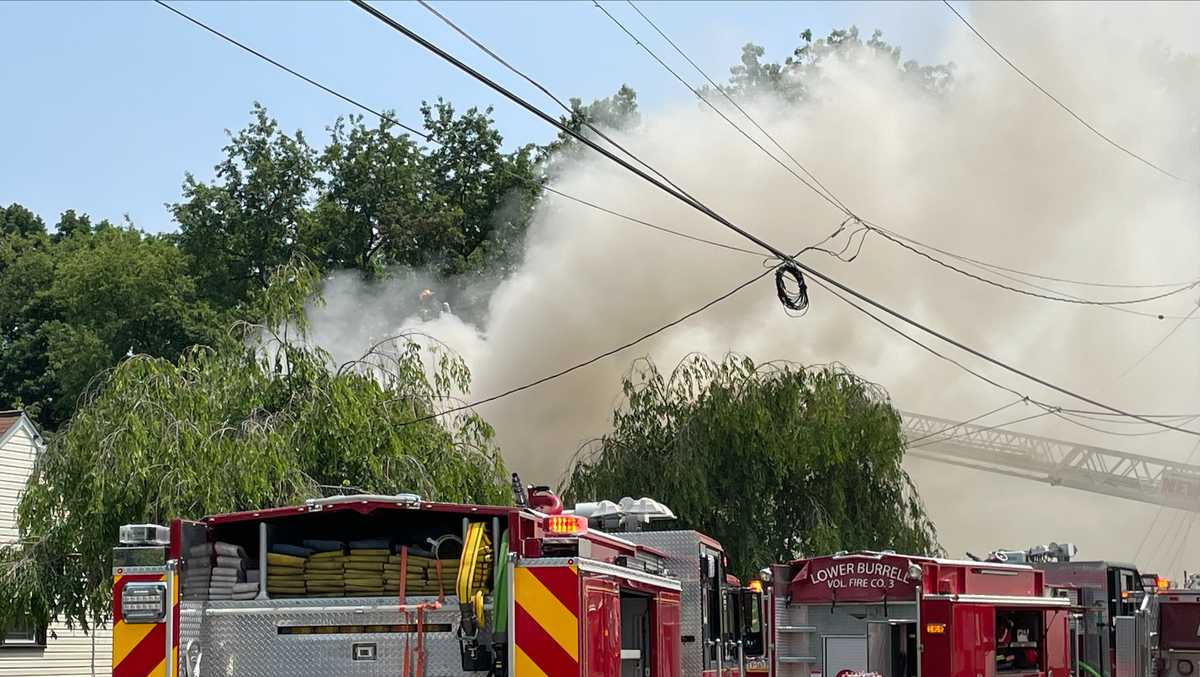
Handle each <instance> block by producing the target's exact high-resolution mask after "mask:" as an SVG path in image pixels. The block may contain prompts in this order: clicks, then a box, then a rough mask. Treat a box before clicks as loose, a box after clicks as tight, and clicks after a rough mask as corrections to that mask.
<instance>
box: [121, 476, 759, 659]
mask: <svg viewBox="0 0 1200 677" xmlns="http://www.w3.org/2000/svg"><path fill="white" fill-rule="evenodd" d="M514 484H515V486H514V489H515V492H514V493H515V494H516V497H517V499H516V503H517V505H516V506H513V507H499V506H483V505H454V504H446V503H437V502H430V501H425V500H422V499H421V498H419V497H417V496H415V495H400V496H367V495H354V496H336V497H330V498H324V499H314V500H310V501H307V502H306V503H305V504H304V505H299V506H293V507H285V508H272V509H264V510H258V511H250V512H239V513H233V514H225V515H215V516H211V517H207V518H204V519H202V520H200V521H197V522H191V521H185V520H175V521H173V522H172V523H171V524H170V526H169V528H168V527H160V526H154V525H129V526H127V527H123V528H122V530H121V545H120V547H117V548H116V549H115V551H114V562H113V615H114V620H113V677H148V676H150V675H156V676H157V675H162V676H165V677H201V676H202V677H218V676H222V677H307V676H312V677H318V676H319V677H348V676H355V675H357V676H376V675H378V676H383V675H387V676H388V677H424V676H425V675H429V676H438V677H443V676H457V675H480V676H483V675H493V676H496V677H501V676H513V677H581V676H589V677H591V676H594V677H681V675H689V676H693V677H700V676H701V675H712V676H714V677H730V676H732V675H734V674H735V673H738V674H745V672H747V671H748V670H750V669H755V668H758V669H759V670H761V671H763V672H765V668H766V658H765V652H766V645H767V635H766V632H767V628H766V626H765V624H764V622H763V621H764V618H763V617H762V609H763V603H762V595H761V592H760V591H759V590H756V589H750V588H746V589H743V588H742V587H741V586H740V585H738V584H737V581H736V580H731V577H728V576H727V574H726V571H725V569H726V559H725V554H724V551H723V549H722V548H721V545H720V544H719V543H717V542H716V541H715V540H713V539H711V538H709V537H707V536H705V535H703V534H699V533H696V532H692V531H643V530H642V528H643V527H644V526H646V525H648V524H651V523H653V522H655V521H658V520H662V519H669V518H671V517H673V515H671V513H670V510H669V509H667V508H666V507H665V506H662V505H661V504H659V503H657V502H655V501H652V500H650V499H639V500H631V499H623V500H622V501H621V502H620V503H619V504H618V503H612V502H607V501H604V502H599V503H590V504H582V505H579V506H576V509H575V510H572V511H567V510H564V509H563V506H562V503H561V501H560V500H559V499H558V497H556V496H555V495H554V494H552V493H550V491H549V490H548V489H546V488H544V487H541V488H534V487H528V488H525V487H521V486H520V485H519V483H517V482H516V480H515V478H514Z"/></svg>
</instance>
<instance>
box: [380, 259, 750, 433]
mask: <svg viewBox="0 0 1200 677" xmlns="http://www.w3.org/2000/svg"><path fill="white" fill-rule="evenodd" d="M772 272H774V269H773V268H768V269H767V270H764V271H763V272H761V273H759V274H758V275H755V276H754V277H752V278H750V279H749V280H746V281H745V282H743V283H741V284H739V285H738V286H736V287H734V288H733V289H731V290H729V291H727V292H725V293H724V294H721V295H720V296H718V297H716V298H715V299H713V300H711V301H709V302H708V303H705V304H704V305H702V306H700V307H699V308H696V309H695V310H692V311H689V312H687V313H685V314H684V315H681V316H680V317H678V318H676V319H674V320H672V321H670V322H668V323H666V324H664V325H662V326H660V327H658V328H656V329H653V330H651V331H648V332H646V333H645V334H642V335H641V336H639V337H637V338H636V339H633V340H632V341H628V342H626V343H623V344H621V345H619V346H617V347H616V348H613V349H611V350H606V351H604V352H603V353H600V354H599V355H595V356H594V357H590V358H588V359H586V360H584V361H582V362H577V363H576V364H573V365H571V366H570V367H567V368H565V369H561V370H559V371H556V372H554V373H553V374H547V375H546V376H543V377H541V378H539V379H537V380H534V381H530V382H529V383H526V384H524V385H520V386H517V387H515V388H509V389H508V390H505V391H504V392H501V393H497V394H495V395H492V396H491V397H485V398H483V399H480V400H475V401H474V402H468V403H466V404H463V405H460V406H457V407H452V408H450V409H445V410H443V411H439V412H436V413H433V414H427V415H425V416H421V417H419V418H415V419H413V420H411V421H404V422H403V423H401V424H400V425H413V424H414V423H422V422H424V421H430V420H433V419H435V418H440V417H442V416H446V415H449V414H454V413H457V412H460V411H465V410H467V409H473V408H475V407H478V406H480V405H483V404H487V403H489V402H495V401H496V400H499V399H503V398H505V397H508V396H509V395H515V394H517V393H519V392H522V391H525V390H529V389H531V388H536V387H538V386H540V385H542V384H543V383H547V382H549V381H553V380H555V379H558V378H561V377H563V376H566V375H567V374H570V373H571V372H573V371H578V370H580V369H583V368H584V367H587V366H589V365H592V364H595V363H596V362H599V361H600V360H603V359H604V358H606V357H610V356H612V355H616V354H617V353H619V352H622V351H624V350H628V349H629V348H632V347H633V346H636V345H637V344H639V343H642V342H643V341H646V340H648V339H650V338H653V337H655V336H657V335H659V334H661V333H663V332H664V331H666V330H668V329H670V328H672V327H674V326H676V325H678V324H682V323H683V322H686V321H687V320H689V319H691V318H693V317H695V316H697V315H699V314H700V313H702V312H704V311H706V310H708V309H709V308H711V307H713V306H715V305H717V304H718V303H720V302H722V301H724V300H725V299H728V298H729V297H731V296H733V295H734V294H736V293H738V292H740V291H741V290H743V289H745V288H746V287H749V286H750V285H752V284H754V283H755V282H758V281H759V280H761V279H763V278H764V277H766V276H767V275H770V274H771V273H772Z"/></svg>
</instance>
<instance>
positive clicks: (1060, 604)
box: [772, 552, 1070, 677]
mask: <svg viewBox="0 0 1200 677" xmlns="http://www.w3.org/2000/svg"><path fill="white" fill-rule="evenodd" d="M772 577H773V583H774V585H773V596H772V608H773V612H772V616H773V621H774V622H773V624H772V625H773V638H774V641H773V643H772V644H773V647H772V668H773V673H774V674H775V675H776V677H816V676H818V675H820V676H821V677H847V676H848V675H858V674H878V675H881V676H882V677H1002V676H1039V677H1068V675H1069V664H1070V645H1069V642H1070V640H1069V636H1068V621H1069V604H1070V602H1069V600H1066V599H1063V598H1060V597H1051V596H1047V594H1046V592H1045V585H1044V579H1043V573H1042V572H1041V571H1038V570H1035V569H1033V568H1031V567H1028V566H1023V565H1007V564H990V563H984V562H959V561H951V560H940V559H931V558H926V557H911V556H905V555H896V554H892V553H875V552H858V553H852V554H838V555H832V556H826V557H815V558H811V559H804V560H798V561H795V562H792V563H791V564H788V565H777V566H775V567H773V571H772Z"/></svg>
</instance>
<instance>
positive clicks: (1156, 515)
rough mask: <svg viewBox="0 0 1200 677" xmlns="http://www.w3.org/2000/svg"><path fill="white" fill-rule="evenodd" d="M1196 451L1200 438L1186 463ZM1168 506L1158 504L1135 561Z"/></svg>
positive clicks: (1135, 555)
mask: <svg viewBox="0 0 1200 677" xmlns="http://www.w3.org/2000/svg"><path fill="white" fill-rule="evenodd" d="M1196 452H1200V440H1197V441H1196V445H1195V446H1194V447H1192V452H1191V453H1190V454H1188V457H1187V460H1186V461H1184V463H1185V464H1190V463H1191V462H1192V459H1193V458H1195V457H1196ZM1166 507H1167V506H1166V505H1164V504H1162V503H1160V504H1159V506H1158V510H1157V511H1155V513H1154V520H1153V521H1151V522H1150V528H1149V529H1147V530H1146V533H1145V535H1143V536H1142V542H1141V543H1139V544H1138V548H1137V552H1136V553H1134V555H1133V560H1134V561H1135V562H1136V561H1137V558H1138V557H1140V556H1141V554H1142V548H1144V547H1146V541H1147V540H1149V538H1150V532H1151V531H1153V530H1154V525H1155V524H1157V523H1158V519H1159V518H1160V517H1162V513H1163V510H1165V509H1166ZM1160 545H1161V542H1160Z"/></svg>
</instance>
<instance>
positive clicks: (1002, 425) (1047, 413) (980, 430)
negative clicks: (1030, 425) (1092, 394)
mask: <svg viewBox="0 0 1200 677" xmlns="http://www.w3.org/2000/svg"><path fill="white" fill-rule="evenodd" d="M1053 413H1054V411H1053V410H1052V409H1049V410H1043V411H1039V412H1037V413H1036V414H1029V415H1028V416H1022V417H1021V418H1016V419H1013V420H1011V421H1005V422H1004V423H997V424H996V425H990V426H987V427H985V428H978V429H976V430H966V431H963V432H961V433H956V434H954V435H948V436H946V437H941V438H938V439H936V440H929V441H928V442H925V443H924V444H917V445H911V444H910V445H909V446H908V448H909V449H921V448H924V447H928V446H930V445H933V444H941V443H942V442H948V441H950V440H955V439H960V438H963V437H966V436H968V435H974V434H977V433H986V432H991V431H993V430H996V429H999V428H1007V427H1009V426H1013V425H1016V424H1018V423H1024V422H1025V421H1032V420H1034V419H1036V418H1042V417H1043V416H1050V415H1052V414H1053Z"/></svg>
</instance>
